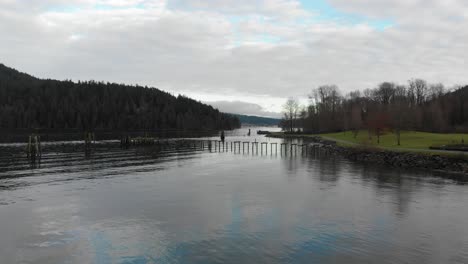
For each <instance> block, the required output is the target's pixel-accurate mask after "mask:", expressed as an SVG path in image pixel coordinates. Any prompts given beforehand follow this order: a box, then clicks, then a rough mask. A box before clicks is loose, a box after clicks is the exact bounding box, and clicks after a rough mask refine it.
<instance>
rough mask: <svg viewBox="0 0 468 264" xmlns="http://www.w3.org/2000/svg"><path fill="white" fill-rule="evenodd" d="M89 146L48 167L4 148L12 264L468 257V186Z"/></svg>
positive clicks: (308, 163)
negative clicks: (85, 150) (85, 151)
mask: <svg viewBox="0 0 468 264" xmlns="http://www.w3.org/2000/svg"><path fill="white" fill-rule="evenodd" d="M254 131H255V130H252V132H254ZM253 134H255V133H253ZM226 135H227V140H228V141H229V140H242V141H244V140H250V141H258V142H263V141H265V142H266V141H268V142H280V140H278V139H266V138H263V137H254V136H252V137H247V136H246V131H245V130H240V131H235V132H232V133H226ZM77 148H78V146H70V145H64V146H62V145H53V146H49V147H48V149H47V148H46V150H47V151H46V152H45V153H44V154H43V157H42V159H41V162H40V165H39V164H35V165H31V164H29V163H28V162H27V161H26V160H25V159H24V158H22V157H20V150H18V148H14V147H8V148H7V147H2V148H0V217H1V221H0V256H1V259H2V261H1V262H2V263H15V262H16V263H415V262H419V263H467V262H468V225H466V219H467V216H468V215H467V214H468V188H467V186H466V185H465V182H463V181H457V180H454V179H448V178H444V177H439V176H438V175H432V174H431V173H427V172H417V173H415V172H405V171H398V170H393V169H389V168H385V167H383V168H382V167H376V166H369V165H363V164H357V163H351V162H348V161H346V160H343V159H341V158H339V157H335V156H331V155H329V154H327V153H321V152H316V153H310V155H307V156H305V155H301V153H300V152H299V153H298V154H297V155H280V154H279V153H278V154H274V153H273V154H271V153H270V152H268V154H265V153H264V154H262V153H260V152H259V154H252V153H248V154H247V153H242V152H236V153H234V152H231V150H228V151H225V152H222V153H219V152H214V151H213V150H212V151H211V152H210V151H208V150H207V149H205V150H201V149H194V148H189V147H179V148H159V149H158V148H156V147H148V148H133V149H132V148H131V149H127V150H123V149H120V148H119V147H118V144H115V143H110V144H100V145H97V146H96V147H95V148H94V149H93V151H92V152H91V153H88V154H87V155H85V153H84V152H83V151H79V149H77Z"/></svg>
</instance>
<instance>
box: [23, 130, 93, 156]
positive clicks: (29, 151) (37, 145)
mask: <svg viewBox="0 0 468 264" xmlns="http://www.w3.org/2000/svg"><path fill="white" fill-rule="evenodd" d="M94 143H96V137H95V135H94V133H92V132H86V133H84V146H85V151H86V152H88V151H90V150H91V148H92V145H93V144H94ZM26 157H27V158H28V159H30V160H31V161H36V159H40V158H41V157H42V145H41V136H40V135H36V134H31V135H30V136H29V138H28V142H27V145H26Z"/></svg>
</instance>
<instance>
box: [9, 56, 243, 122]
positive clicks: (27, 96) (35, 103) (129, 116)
mask: <svg viewBox="0 0 468 264" xmlns="http://www.w3.org/2000/svg"><path fill="white" fill-rule="evenodd" d="M237 127H240V121H239V119H238V118H237V117H235V116H232V115H230V114H225V113H221V112H219V111H218V110H217V109H215V108H213V107H212V106H210V105H206V104H203V103H200V102H198V101H195V100H193V99H190V98H188V97H185V96H178V97H175V96H173V95H171V94H169V93H167V92H164V91H161V90H159V89H156V88H149V87H142V86H130V85H123V84H117V83H104V82H95V81H87V82H78V83H75V82H72V81H57V80H43V79H38V78H35V77H33V76H30V75H28V74H25V73H21V72H19V71H17V70H15V69H12V68H9V67H7V66H5V65H3V64H0V129H9V130H15V129H30V128H40V129H57V130H60V129H69V128H70V129H82V130H94V129H109V130H155V129H177V130H219V129H233V128H237Z"/></svg>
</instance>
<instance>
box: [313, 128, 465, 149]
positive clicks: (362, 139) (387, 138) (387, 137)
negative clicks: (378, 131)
mask: <svg viewBox="0 0 468 264" xmlns="http://www.w3.org/2000/svg"><path fill="white" fill-rule="evenodd" d="M321 136H323V137H326V138H330V139H336V140H337V141H342V142H339V143H344V144H346V142H350V143H355V144H360V145H368V146H374V147H382V148H391V149H429V147H430V146H440V145H447V144H460V143H461V140H462V139H464V140H465V144H468V134H437V133H427V132H416V131H405V132H401V146H398V145H397V140H396V136H395V134H393V133H392V132H386V133H385V134H384V135H381V136H380V144H377V136H375V135H372V136H371V139H370V140H369V136H368V133H367V131H366V130H363V131H360V132H359V133H358V135H357V137H356V138H354V135H353V133H352V131H346V132H339V133H330V134H321Z"/></svg>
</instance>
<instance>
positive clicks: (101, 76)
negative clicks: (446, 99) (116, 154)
mask: <svg viewBox="0 0 468 264" xmlns="http://www.w3.org/2000/svg"><path fill="white" fill-rule="evenodd" d="M467 28H468V1H466V0H301V1H300V0H0V36H1V39H0V63H4V64H6V65H7V66H11V67H14V68H17V69H19V70H21V71H23V72H28V73H30V74H32V75H35V76H37V77H41V78H55V79H72V80H75V81H76V80H90V79H93V80H104V81H113V82H122V83H128V84H142V85H148V86H155V87H158V88H160V89H162V90H166V91H169V92H171V93H174V94H179V93H180V94H185V95H188V96H191V97H193V98H195V99H198V100H202V101H207V102H213V104H214V105H216V106H218V107H219V108H220V109H221V110H224V111H229V112H237V113H246V114H257V115H267V116H275V115H277V113H278V112H279V111H281V105H282V104H283V103H284V101H285V100H286V98H288V97H296V98H299V99H302V100H303V101H305V100H306V98H307V95H308V94H309V93H310V91H311V90H312V89H313V88H314V87H317V86H318V85H322V84H337V85H338V86H339V87H340V89H341V91H342V92H343V93H345V92H347V91H350V90H354V89H365V88H372V87H374V86H376V85H377V84H378V83H379V82H382V81H395V82H399V83H405V82H406V81H407V80H408V79H411V78H416V77H417V78H424V79H426V80H428V81H429V82H443V83H445V84H447V85H455V84H466V83H468V74H467V71H466V63H465V62H466V61H468V52H467V50H468V30H466V29H467Z"/></svg>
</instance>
